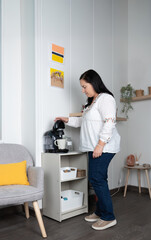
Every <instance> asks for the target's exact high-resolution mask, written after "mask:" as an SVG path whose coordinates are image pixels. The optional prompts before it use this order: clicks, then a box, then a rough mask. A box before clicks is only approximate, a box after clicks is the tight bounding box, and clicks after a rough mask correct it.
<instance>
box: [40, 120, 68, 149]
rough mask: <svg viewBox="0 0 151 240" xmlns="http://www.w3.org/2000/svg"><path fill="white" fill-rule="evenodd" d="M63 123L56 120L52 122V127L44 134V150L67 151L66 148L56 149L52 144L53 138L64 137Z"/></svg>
mask: <svg viewBox="0 0 151 240" xmlns="http://www.w3.org/2000/svg"><path fill="white" fill-rule="evenodd" d="M64 129H65V124H64V122H63V121H61V120H58V121H56V122H55V123H54V125H53V128H52V129H51V130H50V131H47V132H45V134H44V152H46V153H67V152H68V149H58V147H57V146H56V145H55V144H54V143H55V140H57V139H63V138H64V131H63V130H64Z"/></svg>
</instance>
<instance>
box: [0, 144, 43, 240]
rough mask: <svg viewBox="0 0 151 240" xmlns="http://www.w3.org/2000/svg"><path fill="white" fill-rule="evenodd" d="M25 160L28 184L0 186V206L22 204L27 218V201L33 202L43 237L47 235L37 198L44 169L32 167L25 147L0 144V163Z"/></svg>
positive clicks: (39, 193) (40, 197) (40, 194)
mask: <svg viewBox="0 0 151 240" xmlns="http://www.w3.org/2000/svg"><path fill="white" fill-rule="evenodd" d="M24 160H26V161H27V176H28V181H29V183H30V185H29V186H28V185H6V186H0V206H9V205H19V204H24V207H25V215H26V218H27V219H28V218H29V207H28V202H32V203H33V207H34V210H35V214H36V217H37V220H38V223H39V227H40V230H41V233H42V236H43V237H44V238H46V237H47V235H46V231H45V227H44V223H43V220H42V216H41V212H40V209H39V206H38V202H37V200H40V199H42V197H43V192H44V190H43V189H44V171H43V169H42V168H41V167H34V166H33V160H32V157H31V155H30V154H29V152H28V151H27V149H26V148H25V147H23V146H22V145H18V144H0V164H6V163H17V162H21V161H24Z"/></svg>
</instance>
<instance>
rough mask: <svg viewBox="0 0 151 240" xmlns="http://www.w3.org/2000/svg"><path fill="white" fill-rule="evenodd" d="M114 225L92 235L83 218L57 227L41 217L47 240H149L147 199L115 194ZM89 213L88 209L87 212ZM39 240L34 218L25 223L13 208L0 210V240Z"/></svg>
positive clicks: (149, 203) (150, 218)
mask: <svg viewBox="0 0 151 240" xmlns="http://www.w3.org/2000/svg"><path fill="white" fill-rule="evenodd" d="M112 199H113V205H114V212H115V215H116V219H117V221H118V224H117V225H116V226H114V227H112V228H110V229H107V230H104V231H95V230H93V229H92V228H91V223H87V222H85V221H84V217H85V216H86V215H87V214H82V215H80V216H77V217H73V218H70V219H68V220H64V221H62V222H61V223H59V222H57V221H54V220H52V219H49V218H47V217H43V219H44V223H45V227H46V231H47V234H48V238H47V239H49V240H85V239H86V240H90V239H91V240H150V239H151V200H150V199H149V195H148V194H146V193H142V194H141V195H139V193H137V192H132V191H128V192H127V196H126V198H123V193H121V192H119V193H117V195H115V196H113V198H112ZM90 212H92V208H91V211H90ZM40 239H42V237H41V234H40V230H39V227H38V223H37V221H36V218H35V217H34V216H33V215H32V216H31V217H30V219H28V220H27V219H26V218H25V215H24V213H23V212H22V211H18V210H17V211H16V208H13V209H12V208H10V210H9V209H8V208H7V211H6V209H1V210H0V240H40Z"/></svg>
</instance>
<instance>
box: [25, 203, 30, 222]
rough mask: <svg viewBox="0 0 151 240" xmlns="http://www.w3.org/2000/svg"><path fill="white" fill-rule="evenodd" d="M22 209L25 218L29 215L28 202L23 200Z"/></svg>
mask: <svg viewBox="0 0 151 240" xmlns="http://www.w3.org/2000/svg"><path fill="white" fill-rule="evenodd" d="M24 209H25V215H26V218H27V219H28V218H29V217H30V216H29V207H28V202H25V203H24Z"/></svg>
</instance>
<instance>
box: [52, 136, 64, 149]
mask: <svg viewBox="0 0 151 240" xmlns="http://www.w3.org/2000/svg"><path fill="white" fill-rule="evenodd" d="M54 144H55V145H56V146H57V147H58V148H59V149H65V148H66V139H65V138H64V139H57V140H55V141H54Z"/></svg>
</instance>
